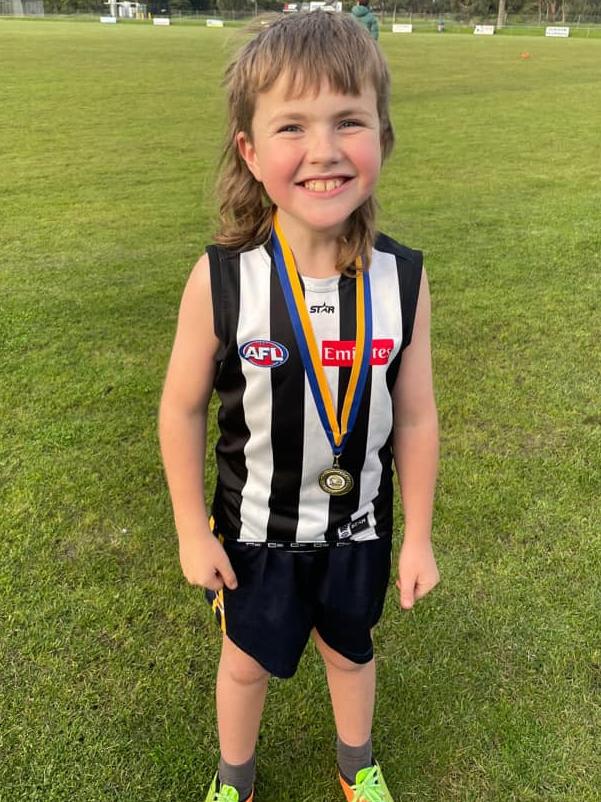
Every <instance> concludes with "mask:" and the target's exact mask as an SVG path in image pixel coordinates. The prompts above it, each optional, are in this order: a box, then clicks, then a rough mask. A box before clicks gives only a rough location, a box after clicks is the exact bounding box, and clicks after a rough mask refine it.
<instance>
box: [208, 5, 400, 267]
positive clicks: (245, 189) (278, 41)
mask: <svg viewBox="0 0 601 802" xmlns="http://www.w3.org/2000/svg"><path fill="white" fill-rule="evenodd" d="M282 75H287V76H288V79H289V82H290V83H289V87H288V93H289V95H290V96H291V97H300V96H302V95H304V94H305V93H307V92H310V91H313V92H318V91H319V89H320V87H321V85H322V83H323V81H324V79H325V80H327V81H328V83H329V85H330V87H331V88H332V89H333V90H334V91H336V92H340V93H341V94H346V95H359V94H360V92H361V91H362V88H363V87H364V86H365V85H366V84H367V85H370V84H371V85H372V86H373V87H374V89H375V91H376V96H377V107H378V115H379V118H380V147H381V151H382V160H384V159H385V158H386V157H387V156H388V155H389V153H390V152H391V150H392V146H393V144H394V133H393V130H392V124H391V122H390V117H389V113H388V106H389V100H390V74H389V72H388V67H387V66H386V62H385V61H384V58H383V56H382V54H381V53H380V50H379V48H378V45H377V44H376V42H375V41H374V40H373V39H372V38H371V36H370V35H369V33H368V31H367V29H366V28H364V27H363V26H362V25H359V24H358V23H357V22H356V21H355V20H354V19H353V18H352V17H351V16H350V15H348V14H339V13H331V12H324V11H312V12H300V13H296V14H290V15H288V16H281V17H278V18H277V19H276V20H275V21H270V22H268V23H267V24H266V25H264V26H263V28H262V29H261V30H260V32H259V33H258V35H257V36H255V37H254V38H253V39H252V40H251V41H250V42H249V43H248V44H247V45H246V46H245V47H243V48H242V50H241V51H240V52H239V53H238V54H237V56H236V57H235V58H234V60H233V61H232V62H231V64H230V65H229V67H228V68H227V70H226V73H225V80H224V84H225V87H226V90H227V96H228V109H229V121H228V131H227V137H226V141H225V145H224V149H223V154H222V159H221V171H220V176H219V181H218V185H217V192H218V197H219V218H220V229H219V232H218V234H217V236H216V241H217V242H218V243H219V244H220V245H225V246H227V247H229V248H233V249H235V250H242V249H244V248H248V247H252V246H257V245H261V244H263V243H264V242H266V240H267V239H268V238H269V234H270V232H271V223H272V217H273V211H274V207H273V204H272V203H271V200H270V199H269V198H268V196H267V194H266V193H265V190H264V189H263V185H262V184H261V183H260V182H259V181H257V180H256V179H255V178H254V176H253V175H252V173H251V172H250V170H249V169H248V167H247V166H246V163H245V161H244V159H243V158H242V156H241V155H240V152H239V150H238V145H237V141H236V137H237V134H239V133H240V132H244V133H245V134H246V135H247V136H248V137H249V138H250V139H251V141H252V120H253V115H254V111H255V103H256V99H257V95H258V94H260V93H261V92H268V91H269V90H270V89H271V87H272V86H273V85H274V84H275V82H276V81H277V80H278V78H280V77H281V76H282ZM375 236H376V201H375V199H374V198H373V197H369V198H368V199H367V200H366V201H365V202H364V203H363V204H362V205H361V206H360V207H359V208H357V209H355V211H354V212H353V213H352V214H351V215H350V217H349V219H348V223H347V228H346V231H345V233H344V236H343V237H341V238H340V241H339V248H338V262H337V265H336V267H337V268H338V270H340V271H341V272H345V271H346V270H347V269H348V268H349V266H351V265H353V264H354V263H355V259H356V258H357V257H358V256H362V257H364V259H367V264H369V256H370V253H371V249H372V247H373V244H374V240H375Z"/></svg>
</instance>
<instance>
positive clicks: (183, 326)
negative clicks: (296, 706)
mask: <svg viewBox="0 0 601 802" xmlns="http://www.w3.org/2000/svg"><path fill="white" fill-rule="evenodd" d="M389 84H390V79H389V73H388V70H387V67H386V64H385V62H384V60H383V58H382V55H381V53H380V51H379V49H378V47H377V45H376V44H375V42H374V41H373V40H372V39H371V38H370V36H369V34H368V32H367V31H366V30H365V29H364V28H362V27H361V26H359V25H358V24H357V23H356V22H355V21H354V20H353V19H352V17H351V16H349V15H342V14H329V13H323V12H311V13H299V14H296V15H290V16H285V17H284V16H283V17H281V18H279V19H278V20H277V21H276V22H273V23H272V24H270V25H268V26H266V27H264V28H263V29H262V30H261V31H260V33H259V34H258V35H257V36H256V37H255V38H254V39H252V41H249V43H248V44H247V45H246V46H245V47H244V48H243V49H242V51H241V52H240V53H239V54H238V56H237V57H236V58H235V60H234V61H233V63H232V64H231V65H230V67H229V69H228V71H227V74H226V85H227V89H228V100H229V132H228V137H227V142H226V146H225V154H224V163H223V167H222V175H221V181H220V185H219V193H220V200H221V207H220V212H221V230H220V232H219V235H218V238H217V242H218V244H217V245H213V246H210V247H209V248H208V249H207V254H205V255H204V256H202V257H201V259H200V260H199V262H198V264H197V265H196V266H195V268H194V270H193V271H192V273H191V275H190V278H189V281H188V283H187V286H186V289H185V291H184V295H183V298H182V302H181V308H180V314H179V322H178V327H177V334H176V337H175V344H174V347H173V353H172V356H171V361H170V364H169V369H168V373H167V378H166V382H165V388H164V393H163V398H162V402H161V411H160V438H161V446H162V452H163V458H164V463H165V469H166V474H167V479H168V483H169V489H170V493H171V497H172V501H173V508H174V515H175V523H176V527H177V531H178V535H179V548H180V561H181V565H182V569H183V573H184V575H185V577H186V579H187V580H188V581H189V582H190V583H191V584H193V585H199V586H202V587H204V588H205V589H206V593H207V596H208V598H209V600H210V601H211V603H212V607H213V610H214V612H215V614H216V617H217V619H218V621H219V623H220V626H221V628H222V631H223V646H222V652H221V660H220V664H219V669H218V673H217V692H216V693H217V718H218V729H219V742H220V749H221V758H220V762H219V769H218V772H217V774H216V775H215V777H214V779H213V782H212V784H211V786H210V789H209V792H208V795H207V797H206V800H207V802H242V801H243V800H253V795H254V781H255V744H256V741H257V736H258V732H259V725H260V720H261V714H262V710H263V704H264V700H265V694H266V691H267V684H268V679H269V677H270V676H271V675H274V676H277V677H291V676H292V675H293V674H294V672H295V670H296V667H297V665H298V662H299V660H300V657H301V655H302V652H303V650H304V648H305V646H306V644H307V641H308V639H309V636H311V637H313V639H314V641H315V644H316V646H317V649H318V650H319V652H320V653H321V655H322V657H323V660H324V663H325V669H326V675H327V681H328V685H329V690H330V696H331V700H332V707H333V712H334V719H335V724H336V730H337V734H338V744H337V760H338V772H339V778H340V783H341V785H342V790H343V792H344V796H345V798H346V799H347V800H348V801H349V802H350V801H351V800H352V802H386V801H387V802H391V800H392V797H391V795H390V792H389V791H388V789H387V787H386V784H385V782H384V779H383V776H382V770H381V768H380V766H379V764H378V763H377V762H375V760H374V757H373V755H372V745H371V729H372V714H373V708H374V696H375V665H374V658H373V645H372V640H371V630H372V628H373V627H374V626H375V624H376V623H377V621H378V619H379V617H380V614H381V611H382V607H383V603H384V596H385V593H386V588H387V584H388V579H389V573H390V555H391V537H392V528H393V523H392V505H393V481H392V480H393V475H392V473H393V472H392V463H393V459H394V464H395V466H396V471H397V473H398V476H399V480H400V485H401V494H402V500H403V505H404V513H405V534H404V542H403V545H402V549H401V554H400V561H399V572H398V581H397V587H398V588H399V591H400V598H401V605H402V607H403V608H405V609H409V608H411V607H412V606H413V604H414V602H415V600H416V599H419V598H421V597H422V596H424V595H425V594H426V593H428V591H430V590H431V589H432V588H433V587H434V586H435V585H436V584H437V582H438V571H437V568H436V563H435V560H434V556H433V554H432V549H431V544H430V531H431V517H432V502H433V495H434V485H435V476H436V467H437V416H436V408H435V403H434V396H433V389H432V375H431V360H430V339H429V318H430V302H429V295H428V286H427V283H426V276H425V273H424V272H423V270H422V257H421V254H420V252H419V251H413V250H410V249H409V248H406V247H403V246H402V245H399V244H397V243H396V242H394V241H393V240H392V239H390V238H388V237H386V236H384V235H382V234H380V235H376V232H375V200H374V191H375V188H376V183H377V180H378V176H379V173H380V167H381V163H382V161H383V159H384V158H385V157H386V156H387V155H388V154H389V153H390V150H391V148H392V144H393V132H392V127H391V123H390V119H389V111H388V103H389ZM213 389H215V390H216V392H217V394H218V396H219V399H220V402H221V407H220V411H219V416H218V422H219V429H220V438H219V442H218V444H217V449H216V452H217V466H218V480H217V488H216V491H215V497H214V501H213V508H212V518H211V520H210V521H209V519H208V515H207V511H206V509H205V502H204V465H205V443H206V425H207V407H208V403H209V398H210V396H211V393H212V391H213ZM303 798H313V797H312V796H311V789H310V788H308V789H307V791H306V793H304V794H303ZM315 798H316V797H315ZM341 799H342V794H341ZM316 802H319V800H317V799H316Z"/></svg>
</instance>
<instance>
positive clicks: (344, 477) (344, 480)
mask: <svg viewBox="0 0 601 802" xmlns="http://www.w3.org/2000/svg"><path fill="white" fill-rule="evenodd" d="M354 484H355V482H354V480H353V477H352V476H351V474H350V473H349V472H348V471H345V470H344V468H341V467H340V465H339V464H338V457H334V464H333V465H332V467H331V468H326V469H325V471H322V472H321V473H320V474H319V486H320V487H321V489H322V490H323V491H324V493H329V494H330V496H346V494H347V493H350V492H351V490H352V489H353V486H354Z"/></svg>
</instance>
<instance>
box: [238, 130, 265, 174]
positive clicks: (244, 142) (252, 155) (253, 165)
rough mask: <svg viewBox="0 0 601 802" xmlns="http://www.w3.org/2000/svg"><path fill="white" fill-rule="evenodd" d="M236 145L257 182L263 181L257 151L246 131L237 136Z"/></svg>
mask: <svg viewBox="0 0 601 802" xmlns="http://www.w3.org/2000/svg"><path fill="white" fill-rule="evenodd" d="M236 145H237V146H238V152H239V153H240V155H241V156H242V158H243V159H244V161H245V162H246V166H247V167H248V169H249V170H250V172H251V173H252V174H253V176H254V177H255V179H256V180H257V181H261V168H260V167H259V160H258V159H257V151H256V150H255V147H254V145H253V143H252V141H251V138H250V136H249V135H248V134H246V133H244V131H239V132H238V133H237V134H236Z"/></svg>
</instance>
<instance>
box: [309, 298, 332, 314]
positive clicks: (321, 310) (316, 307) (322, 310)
mask: <svg viewBox="0 0 601 802" xmlns="http://www.w3.org/2000/svg"><path fill="white" fill-rule="evenodd" d="M309 312H311V314H312V315H319V314H324V315H333V314H334V312H335V309H334V307H333V306H328V304H327V303H326V302H325V301H324V302H323V303H322V304H313V306H310V307H309Z"/></svg>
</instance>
